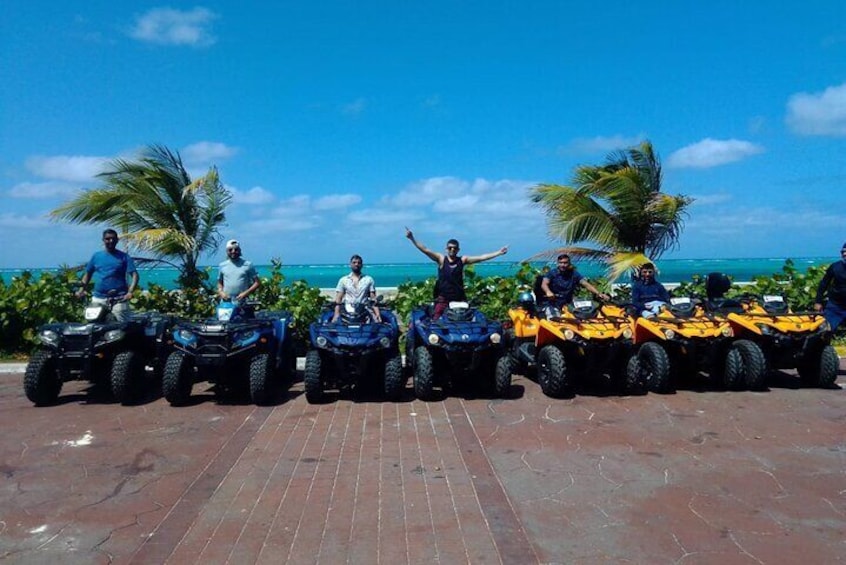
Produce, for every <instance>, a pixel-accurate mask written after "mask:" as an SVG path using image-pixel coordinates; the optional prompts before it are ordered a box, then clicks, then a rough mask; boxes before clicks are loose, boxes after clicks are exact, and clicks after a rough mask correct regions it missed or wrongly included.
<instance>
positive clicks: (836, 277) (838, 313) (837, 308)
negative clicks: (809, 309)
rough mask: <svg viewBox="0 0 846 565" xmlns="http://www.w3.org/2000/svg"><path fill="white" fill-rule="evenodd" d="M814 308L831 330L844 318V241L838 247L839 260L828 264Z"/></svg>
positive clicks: (845, 305)
mask: <svg viewBox="0 0 846 565" xmlns="http://www.w3.org/2000/svg"><path fill="white" fill-rule="evenodd" d="M826 293H828V302H827V303H826V305H825V309H823V299H824V297H825V295H826ZM814 309H815V310H816V311H817V312H820V311H821V312H822V313H823V316H825V319H826V321H827V322H828V323H829V324H830V325H831V331H835V330H836V329H837V327H838V326H839V325H840V324H842V323H843V320H845V319H846V243H844V244H843V247H842V248H841V249H840V261H836V262H834V263H832V264H831V265H829V266H828V269H826V271H825V274H824V275H823V278H822V280H821V281H820V285H819V287H817V298H816V300H815V304H814Z"/></svg>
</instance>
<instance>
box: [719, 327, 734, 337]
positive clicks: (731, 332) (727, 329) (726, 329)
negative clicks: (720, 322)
mask: <svg viewBox="0 0 846 565" xmlns="http://www.w3.org/2000/svg"><path fill="white" fill-rule="evenodd" d="M720 333H721V334H723V335H724V336H725V337H731V336H733V335H734V330H733V329H731V327H730V326H723V329H721V330H720Z"/></svg>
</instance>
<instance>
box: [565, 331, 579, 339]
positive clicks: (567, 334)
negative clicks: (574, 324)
mask: <svg viewBox="0 0 846 565" xmlns="http://www.w3.org/2000/svg"><path fill="white" fill-rule="evenodd" d="M574 337H576V333H575V332H574V331H573V330H571V329H569V328H568V329H566V330H564V339H573V338H574Z"/></svg>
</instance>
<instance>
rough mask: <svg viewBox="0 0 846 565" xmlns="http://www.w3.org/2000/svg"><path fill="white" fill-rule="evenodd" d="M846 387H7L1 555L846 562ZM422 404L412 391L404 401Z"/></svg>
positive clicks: (26, 559)
mask: <svg viewBox="0 0 846 565" xmlns="http://www.w3.org/2000/svg"><path fill="white" fill-rule="evenodd" d="M844 375H846V373H844V372H843V371H841V375H840V377H839V381H838V382H839V384H840V386H839V387H838V389H836V390H834V389H832V390H817V389H802V388H799V387H798V383H797V380H796V379H795V377H793V376H792V375H790V374H779V375H778V376H777V378H776V379H775V380H774V381H773V383H772V386H771V387H770V390H768V391H766V392H762V393H751V392H731V393H727V392H720V391H716V390H711V389H709V388H708V386H707V384H702V383H699V384H694V385H693V386H690V387H687V388H686V389H682V390H679V391H678V392H677V393H675V394H669V395H647V396H641V397H621V396H617V395H615V394H613V392H612V391H611V390H609V389H608V388H607V387H604V386H602V385H589V386H587V387H586V388H584V389H583V390H581V391H580V394H578V395H577V396H575V397H574V398H573V399H569V400H552V399H549V398H546V397H544V396H543V394H542V393H541V392H540V391H539V388H538V386H537V384H536V383H535V382H533V381H532V380H530V379H528V378H525V377H515V381H514V391H515V396H516V398H513V399H508V400H499V399H487V398H471V397H451V398H447V399H445V400H443V401H436V402H429V403H423V402H419V401H416V400H413V399H412V398H411V396H410V395H408V396H407V398H406V399H405V400H404V401H402V402H398V403H387V402H380V401H378V399H375V398H374V399H370V398H366V397H351V398H340V399H332V400H330V401H329V402H327V403H325V404H320V405H310V404H308V403H306V401H305V398H304V396H303V395H302V384H296V385H294V387H293V388H292V390H291V393H290V395H289V396H288V397H287V398H285V399H282V398H280V402H279V403H278V405H276V406H272V407H255V406H252V405H250V404H248V403H247V402H246V401H242V400H239V399H236V400H235V401H232V402H219V401H216V399H215V397H214V395H213V393H212V392H211V391H210V390H208V389H207V387H205V386H204V385H196V386H195V389H194V402H192V403H191V405H190V406H187V407H184V408H172V407H170V406H169V405H168V404H167V402H165V401H164V400H163V399H161V398H159V397H158V396H157V395H155V394H151V395H150V397H149V398H147V399H146V400H145V401H144V402H142V403H140V404H138V405H136V406H128V407H124V406H119V405H116V404H113V403H111V402H110V401H109V400H108V398H105V397H102V396H99V395H98V394H97V393H96V391H92V390H89V388H88V387H87V385H85V384H84V383H67V384H66V385H65V387H64V389H63V391H62V396H61V397H60V401H59V403H58V404H57V405H56V406H51V407H46V408H35V407H33V406H31V405H30V403H29V402H28V401H27V400H26V398H25V397H24V396H23V392H22V390H21V375H20V374H14V373H7V374H3V375H0V426H2V429H3V440H2V441H0V477H2V482H0V560H2V561H3V562H9V563H58V562H62V563H111V562H117V563H180V564H182V563H239V564H240V563H283V562H290V563H366V564H369V563H390V564H395V563H434V562H439V563H574V562H578V563H608V562H611V563H622V562H625V563H675V562H680V563H796V562H799V561H800V560H803V561H805V562H808V563H835V562H838V561H842V560H843V556H844V555H846V439H844V430H846V394H844V390H843V388H842V387H843V386H844V385H846V376H844ZM409 392H410V391H409Z"/></svg>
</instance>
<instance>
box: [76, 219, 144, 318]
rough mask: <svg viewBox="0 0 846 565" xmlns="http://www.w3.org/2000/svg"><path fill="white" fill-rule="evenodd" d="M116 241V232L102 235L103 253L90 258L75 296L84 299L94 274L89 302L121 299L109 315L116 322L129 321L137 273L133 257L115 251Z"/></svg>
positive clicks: (104, 232) (103, 302)
mask: <svg viewBox="0 0 846 565" xmlns="http://www.w3.org/2000/svg"><path fill="white" fill-rule="evenodd" d="M118 241H120V240H119V238H118V234H117V232H116V231H115V230H113V229H111V228H109V229H107V230H104V231H103V247H104V248H105V249H104V250H103V251H97V252H96V253H94V255H92V256H91V260H90V261H88V264H87V265H86V266H85V274H84V275H83V276H82V288H81V289H80V290H79V292H78V293H77V296H79V297H80V298H82V297H83V296H85V289H86V288H87V287H88V283H89V282H90V281H91V277H92V276H93V275H94V274H95V273H96V274H97V282H96V283H95V284H94V292H93V294H92V297H91V301H92V302H93V303H95V304H105V303H106V300H107V299H109V298H122V300H121V301H120V302H117V303H116V304H114V305H113V306H112V314H113V315H114V317H115V318H117V319H118V320H119V321H121V322H124V321H126V320H127V319H129V314H130V309H129V300H130V299H131V298H132V293H133V292H135V289H136V288H137V287H138V271H137V270H135V263H134V262H133V261H132V257H130V256H129V255H128V254H126V253H124V252H123V251H120V250H119V249H117V244H118ZM127 275H130V277H131V280H130V283H129V284H128V285H127V283H126V276H127Z"/></svg>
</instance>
